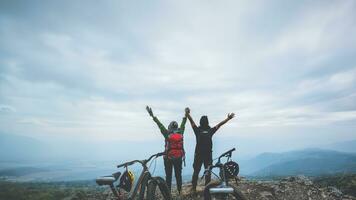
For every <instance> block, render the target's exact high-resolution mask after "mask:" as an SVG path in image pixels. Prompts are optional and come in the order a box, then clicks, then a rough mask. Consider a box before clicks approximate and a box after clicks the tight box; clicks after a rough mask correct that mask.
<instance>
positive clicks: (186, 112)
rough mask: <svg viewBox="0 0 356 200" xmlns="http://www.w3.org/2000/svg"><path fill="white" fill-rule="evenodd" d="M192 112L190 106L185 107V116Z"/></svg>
mask: <svg viewBox="0 0 356 200" xmlns="http://www.w3.org/2000/svg"><path fill="white" fill-rule="evenodd" d="M189 114H190V109H189V108H188V107H186V108H185V116H188V115H189Z"/></svg>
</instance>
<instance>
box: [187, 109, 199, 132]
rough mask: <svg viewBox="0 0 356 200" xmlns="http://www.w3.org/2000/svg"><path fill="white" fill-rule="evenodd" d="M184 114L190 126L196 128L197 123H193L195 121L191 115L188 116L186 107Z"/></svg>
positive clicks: (188, 111) (188, 112) (188, 110)
mask: <svg viewBox="0 0 356 200" xmlns="http://www.w3.org/2000/svg"><path fill="white" fill-rule="evenodd" d="M185 116H187V118H188V119H189V122H190V125H191V126H192V128H193V129H194V128H196V127H197V125H195V122H194V120H193V118H192V116H190V109H189V108H186V109H185Z"/></svg>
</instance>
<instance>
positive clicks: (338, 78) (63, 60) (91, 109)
mask: <svg viewBox="0 0 356 200" xmlns="http://www.w3.org/2000/svg"><path fill="white" fill-rule="evenodd" d="M355 35H356V2H355V1H353V0H344V1H337V0H335V1H328V0H321V1H284V0H280V1H276V0H272V1H228V0H227V1H114V0H113V1H100V2H98V1H36V0H34V1H13V0H2V1H0V131H1V132H2V133H10V134H19V135H26V136H30V137H34V138H41V139H48V140H54V139H63V140H73V139H80V140H92V141H108V140H111V141H113V140H121V141H123V140H125V141H132V142H134V141H143V140H152V141H160V140H162V137H161V136H160V134H159V133H158V131H157V127H156V126H155V125H154V124H153V123H152V121H151V119H150V118H149V117H148V115H147V113H146V112H145V105H150V106H152V107H153V109H154V112H155V114H156V115H157V116H158V117H159V118H160V119H161V120H162V121H163V123H164V124H168V123H169V122H170V121H171V120H180V119H181V117H182V116H183V110H184V108H185V107H186V106H189V107H190V108H191V110H192V115H193V117H194V118H195V119H196V121H198V119H199V117H200V116H201V115H202V114H206V115H208V116H209V119H210V122H211V123H212V124H215V123H218V122H219V121H220V120H223V119H224V118H225V117H226V114H227V113H229V112H235V113H236V114H237V117H236V118H235V119H234V120H232V121H231V123H229V124H227V125H226V126H225V127H223V128H222V129H221V130H220V133H219V136H216V137H219V138H220V139H226V140H229V141H236V146H244V145H245V146H246V148H247V146H249V147H253V148H255V146H259V147H260V148H261V149H260V150H261V151H265V150H266V151H273V150H288V149H292V148H300V147H307V146H317V145H322V144H327V143H332V142H338V141H344V140H351V139H356V133H355V130H356V123H355V122H356V59H355V55H356V37H355ZM187 127H188V128H187V138H188V140H190V139H191V140H194V138H193V137H192V130H191V128H190V127H189V124H188V126H187Z"/></svg>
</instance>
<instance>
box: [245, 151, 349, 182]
mask: <svg viewBox="0 0 356 200" xmlns="http://www.w3.org/2000/svg"><path fill="white" fill-rule="evenodd" d="M354 172H356V154H351V153H343V152H337V151H331V150H323V149H305V150H301V151H291V152H285V153H264V154H261V155H259V156H257V157H255V158H253V159H251V160H248V161H244V162H242V163H241V173H242V174H244V175H250V176H291V175H299V174H304V175H308V176H317V175H324V174H335V173H354Z"/></svg>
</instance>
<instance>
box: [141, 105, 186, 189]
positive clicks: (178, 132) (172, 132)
mask: <svg viewBox="0 0 356 200" xmlns="http://www.w3.org/2000/svg"><path fill="white" fill-rule="evenodd" d="M146 110H147V112H148V114H149V115H150V116H151V117H152V119H153V121H154V122H156V124H157V126H158V128H159V130H160V131H161V133H162V135H163V137H164V139H165V153H166V155H165V156H164V169H165V172H166V182H167V185H168V187H169V189H171V185H172V171H173V169H174V174H175V177H176V181H177V189H178V192H179V193H180V192H181V190H182V163H183V162H184V159H185V151H184V144H183V134H184V129H185V123H186V122H187V117H186V115H187V113H186V114H185V115H184V117H183V120H182V122H181V124H180V127H178V123H177V122H176V121H172V122H171V123H169V125H168V129H167V128H166V127H165V126H164V125H163V124H162V123H161V122H160V121H159V120H158V118H157V117H156V116H154V115H153V111H152V108H150V107H148V106H146Z"/></svg>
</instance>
